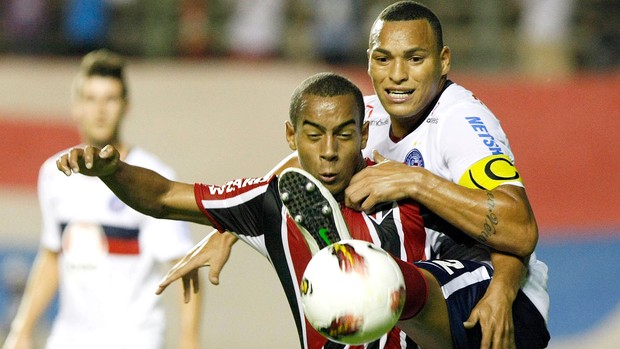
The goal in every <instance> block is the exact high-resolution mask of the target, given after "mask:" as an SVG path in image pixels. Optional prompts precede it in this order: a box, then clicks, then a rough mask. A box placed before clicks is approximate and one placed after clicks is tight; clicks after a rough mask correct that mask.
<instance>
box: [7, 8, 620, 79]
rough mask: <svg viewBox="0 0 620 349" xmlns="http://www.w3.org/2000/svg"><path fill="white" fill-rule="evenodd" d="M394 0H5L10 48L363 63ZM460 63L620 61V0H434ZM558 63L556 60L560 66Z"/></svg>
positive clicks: (529, 66)
mask: <svg viewBox="0 0 620 349" xmlns="http://www.w3.org/2000/svg"><path fill="white" fill-rule="evenodd" d="M391 2H394V1H387V0H2V1H1V2H0V28H1V31H0V53H1V54H27V55H47V56H50V55H52V56H55V55H59V56H63V55H81V54H83V53H85V52H88V51H90V50H92V49H94V48H100V47H108V48H110V49H112V50H115V51H118V52H120V53H122V54H124V55H128V56H136V57H147V58H148V57H167V58H179V57H192V58H209V57H239V58H246V59H263V58H281V59H287V60H295V61H304V60H307V61H316V60H320V61H325V62H327V63H332V64H363V63H364V61H365V55H364V52H365V48H366V45H367V37H368V31H369V28H370V26H371V24H372V21H373V20H374V18H375V17H376V16H377V14H378V13H379V11H380V10H381V9H382V8H384V7H385V6H386V5H387V4H388V3H391ZM420 2H422V3H424V4H426V5H428V6H429V7H431V8H432V9H433V10H434V11H435V12H436V13H437V14H438V15H439V17H440V19H441V20H442V22H443V25H444V31H445V36H446V43H447V44H448V45H449V46H451V47H452V48H453V52H454V54H456V55H457V59H456V60H455V62H457V64H458V65H460V66H461V67H464V68H471V69H478V70H491V71H496V70H502V69H503V70H506V69H512V68H520V69H521V70H522V71H530V72H533V73H536V72H537V71H539V70H549V69H554V70H556V71H557V72H559V73H564V72H570V71H574V70H576V69H597V70H600V69H609V68H612V69H613V68H617V67H618V66H620V24H619V23H620V0H579V1H578V0H544V1H542V0H462V1H437V0H435V1H430V0H427V1H424V0H421V1H420ZM550 67H552V68H550Z"/></svg>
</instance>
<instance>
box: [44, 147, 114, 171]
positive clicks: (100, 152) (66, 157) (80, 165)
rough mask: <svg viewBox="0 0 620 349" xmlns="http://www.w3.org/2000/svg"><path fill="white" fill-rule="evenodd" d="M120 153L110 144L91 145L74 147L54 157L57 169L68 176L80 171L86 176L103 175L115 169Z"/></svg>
mask: <svg viewBox="0 0 620 349" xmlns="http://www.w3.org/2000/svg"><path fill="white" fill-rule="evenodd" d="M119 158H120V154H119V152H118V150H116V149H115V148H114V147H113V146H111V145H106V146H105V147H104V148H103V149H99V148H97V147H94V146H92V145H86V146H83V147H74V148H71V149H70V150H69V151H67V152H65V153H63V154H61V155H60V156H59V157H58V159H56V167H58V170H60V171H61V172H63V173H64V174H66V175H67V176H70V175H71V173H81V174H84V175H87V176H99V177H104V176H107V175H110V174H112V173H114V171H116V168H117V167H118V162H119Z"/></svg>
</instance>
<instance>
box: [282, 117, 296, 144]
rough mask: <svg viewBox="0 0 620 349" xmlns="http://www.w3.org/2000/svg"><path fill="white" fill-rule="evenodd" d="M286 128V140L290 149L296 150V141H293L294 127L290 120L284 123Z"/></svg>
mask: <svg viewBox="0 0 620 349" xmlns="http://www.w3.org/2000/svg"><path fill="white" fill-rule="evenodd" d="M284 126H285V128H286V142H287V143H288V147H289V148H291V150H297V143H296V142H295V127H294V126H293V124H291V122H290V121H287V122H286V123H285V124H284Z"/></svg>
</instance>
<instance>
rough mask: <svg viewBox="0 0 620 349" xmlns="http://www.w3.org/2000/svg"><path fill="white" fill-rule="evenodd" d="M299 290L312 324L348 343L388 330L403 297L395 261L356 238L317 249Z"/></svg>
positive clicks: (319, 330) (377, 248) (402, 281)
mask: <svg viewBox="0 0 620 349" xmlns="http://www.w3.org/2000/svg"><path fill="white" fill-rule="evenodd" d="M300 290H301V301H302V304H303V309H304V313H305V315H306V318H307V319H308V322H309V323H310V324H311V325H312V327H314V328H315V329H316V330H317V331H318V332H320V333H321V334H322V335H323V336H325V337H327V338H329V339H331V340H333V341H335V342H339V343H343V344H350V345H358V344H362V343H368V342H371V341H373V340H376V339H378V338H380V337H381V336H382V335H383V334H385V333H386V332H387V331H389V330H390V329H392V327H394V325H395V324H396V322H397V321H398V318H399V317H400V314H401V312H402V309H403V305H404V301H405V282H404V279H403V275H402V273H401V271H400V269H399V267H398V265H397V264H396V262H395V261H394V260H393V258H392V257H391V256H390V255H389V254H388V253H387V252H385V251H384V250H382V249H381V248H379V247H377V246H375V245H373V244H372V243H370V242H367V241H362V240H343V241H340V242H338V243H335V244H332V245H329V246H327V247H325V248H323V249H322V250H320V251H319V252H317V254H315V255H314V256H313V257H312V259H311V260H310V263H309V264H308V266H307V268H306V271H305V272H304V275H303V278H302V282H301V286H300Z"/></svg>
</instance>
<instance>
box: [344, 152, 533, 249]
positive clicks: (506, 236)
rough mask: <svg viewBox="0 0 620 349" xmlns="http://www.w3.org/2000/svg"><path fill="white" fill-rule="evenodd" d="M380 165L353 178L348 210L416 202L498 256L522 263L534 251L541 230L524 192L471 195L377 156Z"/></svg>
mask: <svg viewBox="0 0 620 349" xmlns="http://www.w3.org/2000/svg"><path fill="white" fill-rule="evenodd" d="M375 161H376V162H377V163H378V164H377V165H375V166H370V167H367V168H365V169H363V170H362V171H360V172H359V173H357V174H356V175H355V176H353V179H352V180H351V184H350V185H349V187H348V188H347V189H346V191H345V203H346V205H347V206H349V207H351V208H354V209H357V210H364V211H369V210H371V209H372V208H373V207H374V206H375V205H376V204H378V203H381V202H388V201H398V200H403V199H413V200H415V201H417V202H419V203H420V204H422V205H424V206H426V207H427V208H429V209H430V210H431V211H433V212H435V213H436V214H438V215H439V216H441V217H442V218H443V219H445V220H446V221H448V222H449V223H451V224H452V225H454V226H455V227H457V228H459V229H460V230H461V231H463V232H465V233H466V234H468V235H469V236H471V237H472V238H474V239H476V240H477V241H479V242H480V243H483V244H485V245H487V246H489V247H492V248H494V249H496V250H498V251H504V252H507V253H511V254H514V255H517V256H520V257H527V256H529V255H530V254H531V253H532V251H534V248H535V246H536V243H537V241H538V226H537V224H536V220H535V218H534V214H533V212H532V209H531V207H530V204H529V201H528V199H527V195H526V194H525V189H523V188H522V187H518V186H514V185H500V186H498V187H496V188H494V189H493V190H488V191H487V190H479V189H470V188H466V187H464V186H461V185H458V184H456V183H452V182H450V181H448V180H445V179H443V178H441V177H438V176H436V175H434V174H432V173H431V172H430V171H428V170H425V169H424V168H420V167H411V166H408V165H406V164H403V163H400V162H397V161H386V160H385V158H383V156H381V154H379V153H376V152H375Z"/></svg>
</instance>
